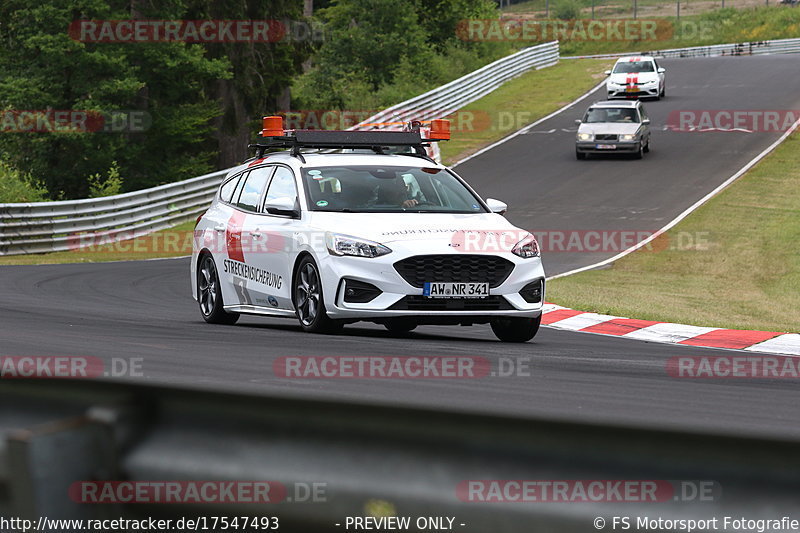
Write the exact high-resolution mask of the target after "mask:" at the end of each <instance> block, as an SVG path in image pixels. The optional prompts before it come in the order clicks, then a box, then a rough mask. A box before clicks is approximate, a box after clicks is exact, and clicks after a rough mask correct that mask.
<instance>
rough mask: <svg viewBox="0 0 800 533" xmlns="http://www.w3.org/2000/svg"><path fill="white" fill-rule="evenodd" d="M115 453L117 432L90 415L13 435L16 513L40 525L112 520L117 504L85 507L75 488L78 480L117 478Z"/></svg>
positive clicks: (13, 504)
mask: <svg viewBox="0 0 800 533" xmlns="http://www.w3.org/2000/svg"><path fill="white" fill-rule="evenodd" d="M114 450H115V445H114V438H113V431H112V428H111V427H109V426H108V425H106V424H104V423H101V422H98V421H95V420H92V419H90V418H88V417H85V416H81V417H75V418H68V419H64V420H58V421H56V422H52V423H48V424H44V425H40V426H36V427H33V428H27V429H19V430H15V431H13V432H12V433H11V434H10V435H9V437H8V448H7V460H8V471H9V480H10V496H11V498H10V499H11V511H12V514H13V515H14V516H16V517H19V518H24V519H28V520H33V521H34V523H37V522H36V521H38V520H39V518H40V517H47V518H55V519H81V518H99V517H98V516H97V513H98V512H100V513H106V512H107V513H109V514H108V515H107V516H112V515H111V514H110V513H111V511H112V510H113V509H112V508H113V507H114V506H113V505H109V506H90V505H86V504H81V503H79V501H73V499H71V498H70V494H69V489H70V486H71V485H72V484H73V483H75V482H76V481H83V480H98V479H113V478H114V476H115V475H116V467H115V464H116V458H115V457H114V456H115V452H114ZM117 512H118V511H117Z"/></svg>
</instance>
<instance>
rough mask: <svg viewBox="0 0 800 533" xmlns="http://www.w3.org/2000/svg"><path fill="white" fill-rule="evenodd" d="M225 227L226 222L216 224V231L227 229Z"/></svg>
mask: <svg viewBox="0 0 800 533" xmlns="http://www.w3.org/2000/svg"><path fill="white" fill-rule="evenodd" d="M225 229H226V228H225V225H224V224H218V225H216V226H214V231H225Z"/></svg>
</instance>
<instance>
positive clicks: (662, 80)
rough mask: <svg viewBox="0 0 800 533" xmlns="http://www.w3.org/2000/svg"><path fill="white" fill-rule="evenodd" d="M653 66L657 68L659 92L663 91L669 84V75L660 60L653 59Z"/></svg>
mask: <svg viewBox="0 0 800 533" xmlns="http://www.w3.org/2000/svg"><path fill="white" fill-rule="evenodd" d="M653 66H654V67H655V68H656V72H657V73H658V89H659V92H660V91H663V89H664V87H665V86H666V84H667V75H666V73H665V71H664V69H663V68H661V66H660V65H659V64H658V61H656V60H655V59H653Z"/></svg>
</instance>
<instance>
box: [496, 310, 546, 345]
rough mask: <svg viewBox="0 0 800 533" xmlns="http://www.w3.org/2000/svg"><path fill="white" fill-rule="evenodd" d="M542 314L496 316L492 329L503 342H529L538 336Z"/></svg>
mask: <svg viewBox="0 0 800 533" xmlns="http://www.w3.org/2000/svg"><path fill="white" fill-rule="evenodd" d="M541 323H542V315H539V316H537V317H536V318H533V319H531V318H516V317H508V318H496V319H494V320H492V322H491V326H492V331H493V332H494V334H495V335H496V336H497V338H498V339H500V340H501V341H503V342H528V341H529V340H531V339H532V338H534V337H535V336H536V333H537V332H538V331H539V324H541Z"/></svg>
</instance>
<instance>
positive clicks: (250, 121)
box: [188, 0, 314, 168]
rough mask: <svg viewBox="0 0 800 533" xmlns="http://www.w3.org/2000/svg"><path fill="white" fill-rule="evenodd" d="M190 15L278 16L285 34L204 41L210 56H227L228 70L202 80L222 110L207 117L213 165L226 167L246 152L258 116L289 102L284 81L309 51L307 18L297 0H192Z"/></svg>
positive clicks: (287, 81) (288, 82) (229, 17)
mask: <svg viewBox="0 0 800 533" xmlns="http://www.w3.org/2000/svg"><path fill="white" fill-rule="evenodd" d="M188 18H190V19H226V20H274V21H280V23H281V24H282V25H283V28H284V29H285V31H286V34H285V37H284V38H282V39H280V40H277V41H275V42H267V43H261V42H259V43H219V44H208V45H206V48H207V50H208V55H209V57H211V58H217V59H222V60H225V61H227V62H228V63H229V64H230V65H231V71H232V73H233V76H231V77H229V78H222V79H217V80H213V81H211V82H209V83H206V90H207V92H208V94H210V95H212V96H213V97H214V98H216V99H218V100H219V101H220V103H221V106H222V110H223V112H222V114H220V115H219V116H218V117H216V118H215V119H214V120H213V126H214V138H215V141H216V148H217V150H218V157H217V166H218V167H220V168H225V167H229V166H231V165H233V164H235V163H237V162H239V161H241V160H242V159H243V158H244V157H245V155H246V154H247V144H248V141H250V140H251V139H252V138H253V136H254V134H255V133H256V132H257V131H258V130H260V126H259V124H260V119H261V117H262V116H264V115H267V114H272V113H274V112H275V111H277V110H280V109H285V108H288V107H289V105H290V94H289V87H290V85H291V81H292V79H293V77H294V76H295V75H296V74H297V73H299V72H302V68H303V67H302V64H303V62H304V61H305V60H306V59H307V58H308V56H309V55H310V54H311V53H312V51H313V44H314V43H313V40H312V35H311V34H310V33H305V32H306V31H307V30H309V28H310V22H308V21H306V20H304V18H303V4H302V3H301V2H298V1H297V0H270V1H269V2H263V0H244V1H239V0H235V1H234V0H195V1H194V3H193V4H191V5H190V7H189V10H188Z"/></svg>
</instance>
